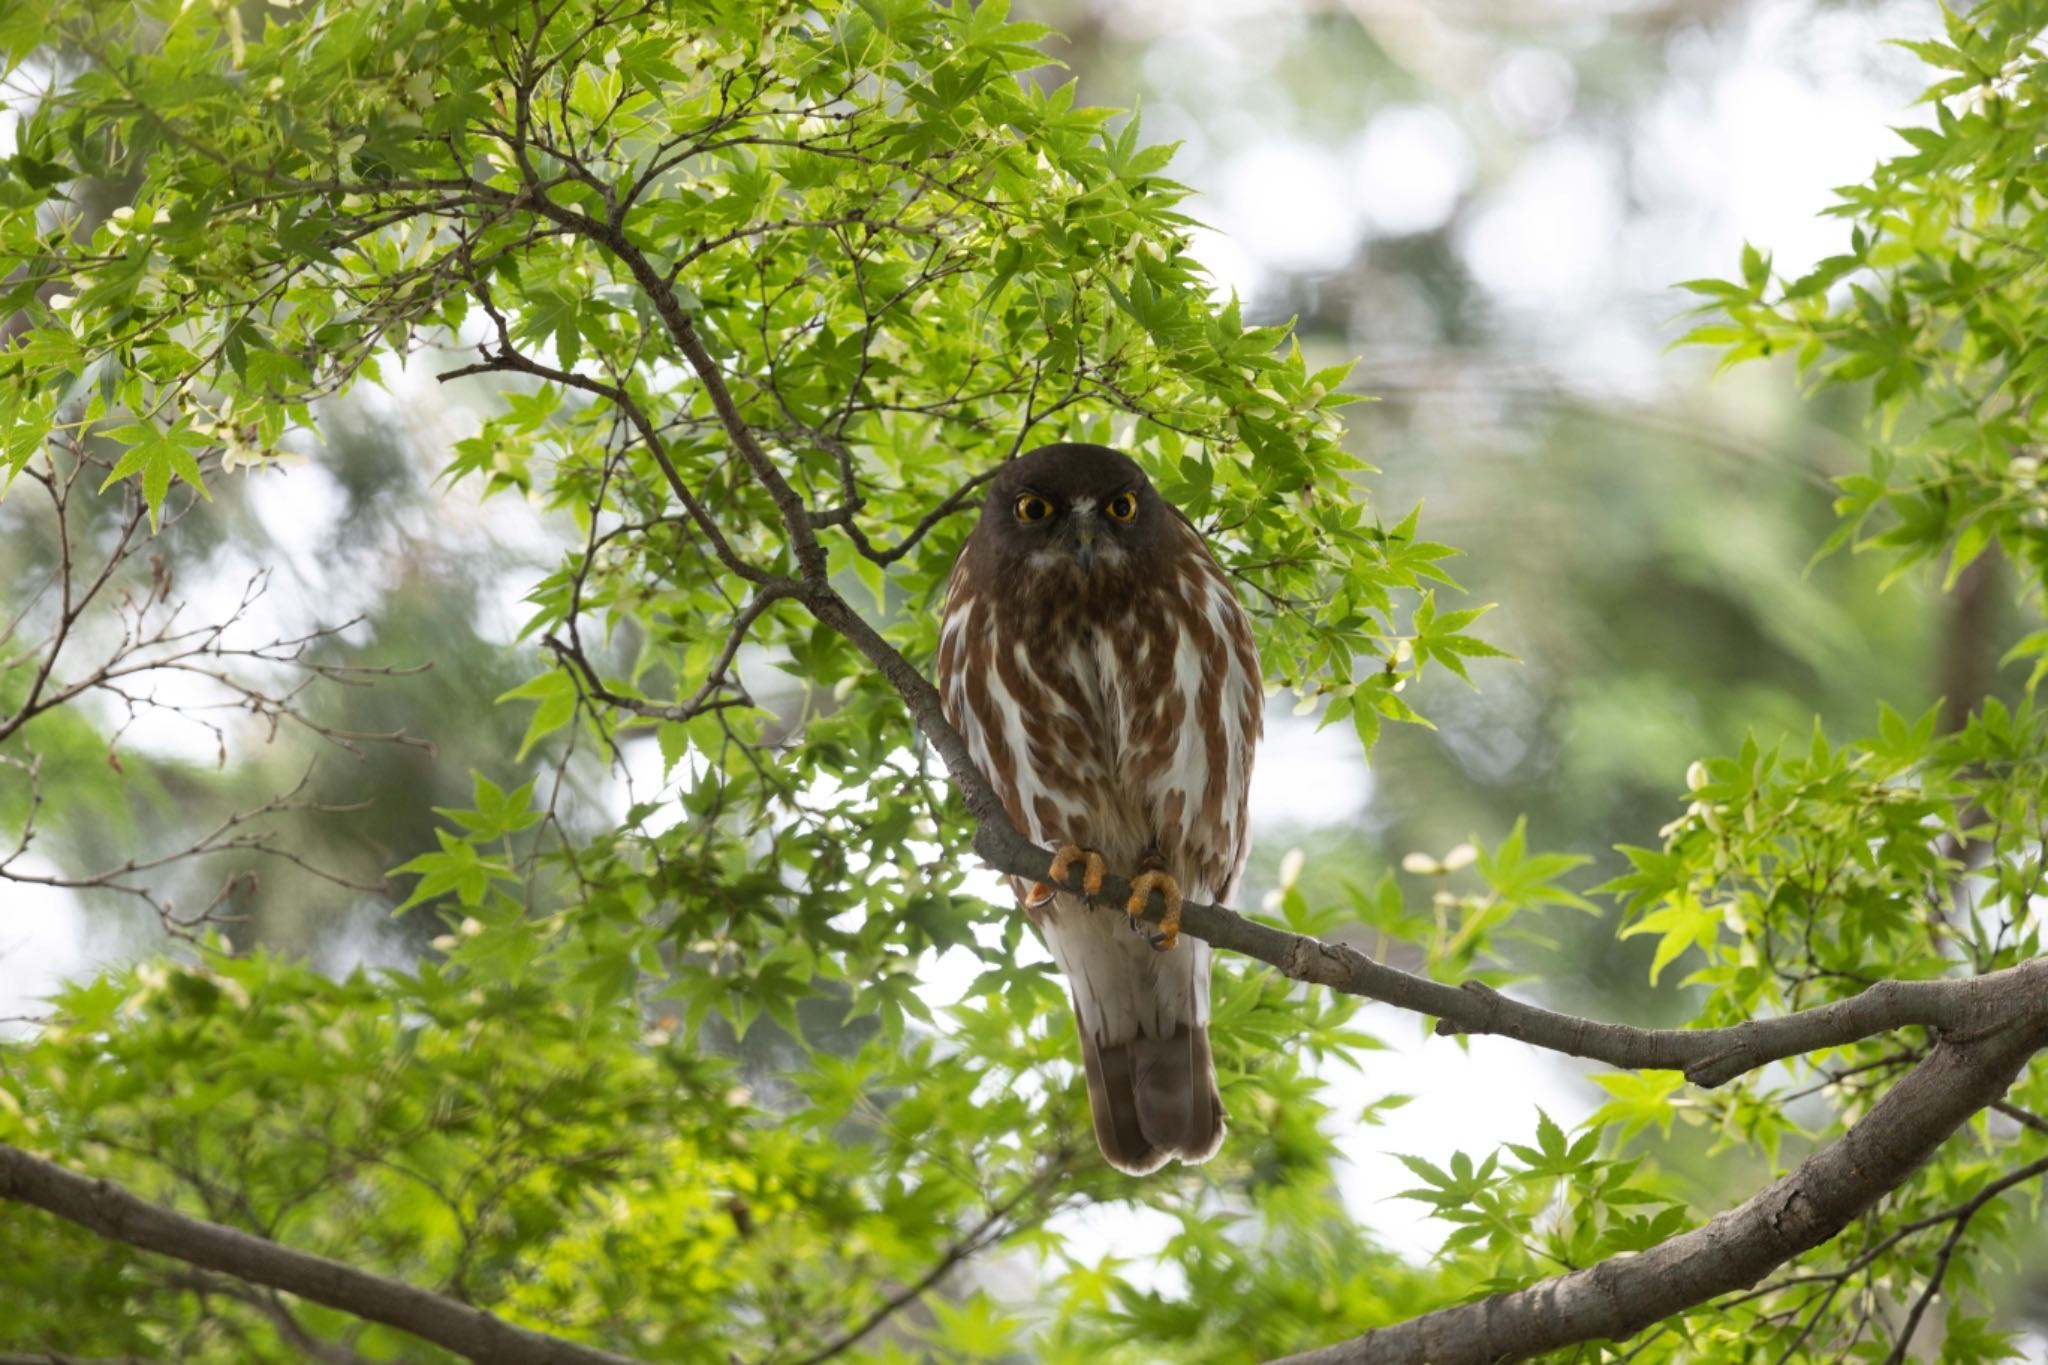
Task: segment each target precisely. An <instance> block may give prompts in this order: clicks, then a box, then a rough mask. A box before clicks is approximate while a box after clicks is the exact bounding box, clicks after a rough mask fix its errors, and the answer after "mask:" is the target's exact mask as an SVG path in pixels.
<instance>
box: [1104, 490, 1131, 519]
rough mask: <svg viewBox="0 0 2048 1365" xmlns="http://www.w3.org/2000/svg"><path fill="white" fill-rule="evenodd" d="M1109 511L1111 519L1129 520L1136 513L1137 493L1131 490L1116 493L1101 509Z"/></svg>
mask: <svg viewBox="0 0 2048 1365" xmlns="http://www.w3.org/2000/svg"><path fill="white" fill-rule="evenodd" d="M1102 510H1103V511H1105V512H1107V513H1109V519H1110V520H1111V521H1130V520H1132V519H1133V518H1135V517H1136V516H1137V515H1138V495H1137V494H1136V493H1131V492H1123V493H1119V494H1117V495H1116V496H1115V497H1113V498H1111V499H1110V500H1109V504H1108V505H1107V506H1106V507H1104V508H1103V509H1102Z"/></svg>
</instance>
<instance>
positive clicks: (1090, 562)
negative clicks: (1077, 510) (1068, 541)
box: [1073, 515, 1095, 573]
mask: <svg viewBox="0 0 2048 1365" xmlns="http://www.w3.org/2000/svg"><path fill="white" fill-rule="evenodd" d="M1073 541H1074V563H1075V564H1077V565H1078V566H1080V569H1081V572H1082V573H1087V572H1089V571H1090V570H1091V569H1093V568H1094V567H1095V518H1093V517H1091V516H1085V515H1084V516H1080V517H1077V518H1075V520H1074V530H1073Z"/></svg>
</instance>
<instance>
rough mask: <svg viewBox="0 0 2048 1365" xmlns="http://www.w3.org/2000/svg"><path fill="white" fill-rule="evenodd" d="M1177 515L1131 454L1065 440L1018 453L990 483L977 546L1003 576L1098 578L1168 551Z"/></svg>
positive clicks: (1135, 568) (1039, 580)
mask: <svg viewBox="0 0 2048 1365" xmlns="http://www.w3.org/2000/svg"><path fill="white" fill-rule="evenodd" d="M1174 516H1175V512H1174V510H1173V509H1172V508H1171V507H1169V506H1168V505H1167V504H1166V503H1165V502H1164V501H1162V500H1161V499H1160V497H1159V495H1158V494H1157V493H1155V492H1153V491H1152V485H1151V483H1150V482H1148V481H1147V480H1146V478H1145V471H1144V470H1142V469H1140V468H1139V467H1138V464H1137V461H1135V460H1133V459H1131V457H1130V456H1128V455H1125V454H1123V453H1121V452H1120V451H1115V450H1111V449H1110V448H1109V447H1107V446H1096V445H1081V444H1075V443H1067V442H1063V443H1061V444H1059V445H1049V446H1040V447H1039V448H1038V449H1036V450H1034V451H1032V452H1031V453H1029V454H1028V455H1023V456H1020V457H1018V458H1017V459H1015V460H1013V461H1011V462H1010V464H1009V466H1008V467H1007V468H1005V469H1004V470H1003V472H1002V473H1001V474H1000V475H998V476H997V477H996V478H995V479H994V480H993V481H992V482H991V483H990V484H989V493H988V499H987V501H986V502H985V503H984V504H983V505H982V510H981V522H980V524H979V525H978V526H976V527H975V529H974V540H975V541H976V542H979V544H978V545H977V546H975V547H974V548H976V549H979V550H981V551H982V552H983V553H984V554H986V555H988V557H989V558H990V559H991V560H992V561H994V562H993V564H992V565H991V567H992V568H994V569H995V571H996V572H997V573H999V574H1003V575H1023V576H1028V577H1029V578H1031V579H1032V580H1035V582H1037V583H1039V584H1042V583H1044V581H1045V580H1046V579H1047V578H1052V579H1054V580H1055V581H1058V580H1066V581H1068V582H1073V581H1074V580H1076V579H1079V580H1081V581H1083V582H1091V581H1092V582H1098V583H1099V582H1102V581H1104V580H1107V579H1115V578H1122V577H1125V576H1126V575H1129V574H1131V573H1134V572H1142V571H1143V568H1144V566H1145V564H1146V563H1148V562H1151V561H1152V560H1153V559H1154V557H1155V556H1157V555H1163V554H1165V553H1166V551H1167V547H1168V542H1167V537H1168V535H1169V533H1170V531H1171V526H1170V524H1169V523H1170V522H1171V520H1172V519H1173V518H1174ZM999 581H1000V580H999Z"/></svg>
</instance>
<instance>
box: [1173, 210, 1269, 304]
mask: <svg viewBox="0 0 2048 1365" xmlns="http://www.w3.org/2000/svg"><path fill="white" fill-rule="evenodd" d="M1188 250H1189V254H1191V255H1192V256H1193V257H1194V258H1195V259H1196V260H1198V261H1200V262H1201V263H1202V269H1204V270H1206V271H1208V272H1209V297H1210V298H1211V299H1212V300H1214V301H1215V302H1217V303H1227V302H1228V301H1229V300H1230V298H1231V296H1232V295H1235V296H1236V297H1237V298H1238V299H1239V300H1240V301H1249V300H1251V299H1252V298H1253V297H1255V296H1256V295H1257V294H1258V292H1259V290H1260V289H1261V288H1262V287H1263V286H1264V283H1265V279H1266V272H1265V271H1264V270H1262V269H1261V268H1260V267H1259V263H1258V262H1257V261H1256V260H1254V259H1253V258H1252V254H1251V253H1250V252H1249V251H1246V250H1245V249H1244V248H1243V247H1242V246H1239V245H1238V244H1237V242H1235V241H1234V240H1232V239H1231V238H1230V237H1229V236H1228V235H1226V234H1224V233H1221V232H1218V231H1216V230H1215V229H1213V228H1196V229H1195V230H1194V231H1193V232H1191V233H1190V234H1188Z"/></svg>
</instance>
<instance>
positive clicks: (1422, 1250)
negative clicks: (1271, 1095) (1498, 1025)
mask: <svg viewBox="0 0 2048 1365" xmlns="http://www.w3.org/2000/svg"><path fill="white" fill-rule="evenodd" d="M1359 1027H1361V1028H1363V1029H1365V1030H1366V1031H1367V1032H1369V1033H1371V1034H1373V1035H1374V1036H1375V1037H1377V1038H1379V1039H1380V1040H1381V1041H1382V1042H1384V1043H1386V1044H1387V1045H1388V1047H1387V1050H1386V1051H1384V1052H1361V1053H1359V1054H1358V1056H1357V1058H1356V1059H1355V1060H1356V1061H1357V1063H1358V1065H1357V1067H1356V1068H1353V1067H1351V1066H1349V1065H1347V1064H1344V1063H1341V1062H1339V1063H1329V1064H1326V1065H1325V1066H1324V1067H1323V1068H1322V1075H1323V1079H1324V1080H1325V1081H1326V1082H1327V1085H1328V1088H1327V1090H1326V1091H1325V1092H1324V1096H1323V1098H1324V1099H1325V1101H1326V1102H1328V1103H1329V1104H1330V1105H1331V1106H1332V1107H1334V1108H1335V1110H1336V1111H1337V1112H1336V1115H1335V1117H1334V1128H1335V1132H1334V1136H1335V1137H1336V1139H1337V1145H1338V1148H1339V1149H1340V1150H1341V1151H1342V1153H1343V1158H1344V1159H1343V1164H1342V1166H1341V1167H1340V1168H1339V1170H1338V1176H1337V1179H1338V1185H1339V1187H1340V1188H1341V1189H1342V1190H1343V1192H1344V1202H1345V1203H1346V1205H1348V1206H1349V1207H1350V1209H1351V1211H1352V1213H1353V1214H1354V1215H1355V1216H1356V1217H1357V1218H1358V1220H1359V1222H1360V1223H1361V1224H1363V1225H1364V1226H1365V1227H1366V1228H1367V1229H1369V1230H1370V1231H1371V1232H1372V1234H1373V1236H1374V1237H1375V1238H1376V1239H1378V1240H1379V1241H1380V1242H1381V1243H1382V1244H1383V1245H1385V1246H1387V1247H1389V1248H1391V1249H1392V1250H1394V1251H1397V1252H1399V1253H1401V1254H1402V1255H1403V1256H1407V1257H1409V1258H1411V1259H1416V1260H1423V1259H1427V1258H1428V1257H1430V1256H1432V1255H1434V1254H1435V1253H1436V1250H1437V1248H1438V1247H1439V1246H1440V1245H1441V1244H1442V1242H1443V1239H1444V1238H1445V1237H1446V1236H1447V1235H1449V1233H1450V1231H1451V1227H1452V1225H1451V1224H1449V1223H1445V1222H1443V1221H1441V1220H1439V1219H1437V1218H1435V1217H1433V1216H1431V1215H1430V1213H1429V1210H1428V1206H1427V1205H1424V1204H1421V1203H1419V1202H1417V1201H1415V1200H1410V1199H1396V1198H1393V1197H1392V1196H1394V1195H1397V1194H1399V1193H1400V1192H1401V1191H1402V1190H1408V1189H1413V1188H1415V1187H1416V1186H1418V1185H1420V1184H1421V1183H1422V1182H1421V1181H1419V1180H1418V1179H1417V1178H1416V1177H1415V1176H1414V1175H1413V1174H1412V1173H1410V1171H1409V1170H1408V1168H1407V1167H1406V1166H1404V1165H1402V1164H1401V1162H1400V1160H1399V1159H1398V1158H1397V1157H1396V1155H1395V1153H1400V1154H1403V1155H1406V1156H1418V1157H1421V1158H1422V1159H1423V1160H1425V1161H1428V1162H1432V1163H1434V1164H1435V1165H1437V1166H1448V1164H1449V1162H1450V1159H1451V1154H1452V1153H1453V1152H1457V1151H1463V1152H1465V1153H1467V1154H1469V1155H1470V1156H1471V1157H1472V1159H1473V1161H1474V1163H1475V1164H1476V1163H1477V1162H1479V1161H1480V1160H1482V1159H1484V1158H1485V1156H1486V1155H1487V1154H1488V1153H1490V1152H1492V1151H1493V1150H1494V1149H1495V1148H1496V1147H1498V1146H1499V1145H1500V1144H1501V1143H1503V1142H1528V1143H1533V1142H1534V1141H1535V1133H1536V1111H1537V1109H1538V1108H1541V1109H1543V1110H1544V1111H1545V1112H1546V1113H1548V1114H1549V1115H1550V1117H1551V1118H1553V1119H1555V1120H1556V1121H1557V1122H1558V1123H1559V1124H1560V1125H1561V1126H1563V1127H1564V1129H1565V1130H1566V1131H1567V1132H1570V1131H1571V1130H1572V1129H1573V1128H1575V1127H1576V1126H1577V1125H1578V1124H1579V1123H1581V1122H1583V1121H1584V1120H1585V1118H1586V1116H1587V1115H1589V1114H1591V1113H1592V1112H1593V1110H1594V1109H1595V1108H1596V1107H1598V1104H1597V1099H1598V1097H1597V1096H1596V1095H1595V1094H1594V1093H1592V1092H1591V1091H1590V1089H1589V1088H1588V1087H1587V1086H1585V1085H1583V1084H1581V1083H1580V1082H1578V1081H1577V1079H1576V1078H1575V1077H1574V1076H1573V1075H1572V1073H1571V1072H1569V1071H1568V1070H1566V1069H1565V1068H1564V1067H1563V1066H1562V1065H1560V1064H1558V1063H1557V1062H1556V1061H1555V1060H1553V1059H1552V1058H1551V1057H1550V1056H1549V1055H1548V1054H1545V1053H1539V1052H1536V1051H1534V1050H1533V1049H1531V1048H1530V1047H1529V1046H1528V1045H1527V1044H1526V1043H1518V1042H1515V1041H1513V1040H1512V1039H1507V1038H1494V1037H1485V1036H1479V1037H1472V1038H1468V1039H1467V1040H1466V1042H1467V1043H1468V1044H1469V1047H1468V1048H1466V1049H1460V1047H1459V1046H1458V1042H1457V1040H1455V1039H1451V1038H1436V1037H1429V1038H1424V1037H1423V1036H1421V1035H1422V1024H1421V1021H1420V1019H1419V1018H1418V1016H1416V1015H1413V1014H1410V1013H1408V1012H1407V1011H1406V1010H1397V1009H1395V1008H1394V1007H1393V1006H1391V1005H1368V1006H1367V1007H1366V1008H1365V1010H1364V1011H1363V1012H1362V1014H1361V1015H1360V1016H1359ZM1390 1094H1402V1095H1413V1096H1415V1098H1414V1100H1412V1101H1411V1102H1410V1103H1409V1104H1407V1105H1406V1106H1404V1107H1403V1108H1401V1109H1397V1110H1394V1111H1393V1112H1392V1113H1390V1114H1389V1115H1388V1116H1387V1121H1386V1123H1384V1124H1383V1125H1382V1126H1379V1127H1367V1126H1365V1125H1362V1124H1359V1123H1356V1122H1353V1121H1352V1120H1353V1118H1354V1117H1355V1116H1356V1115H1357V1114H1358V1112H1359V1111H1360V1110H1362V1109H1363V1108H1364V1107H1365V1106H1366V1105H1367V1104H1369V1103H1371V1102H1372V1101H1374V1100H1377V1099H1380V1098H1382V1097H1383V1096H1386V1095H1390Z"/></svg>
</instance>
